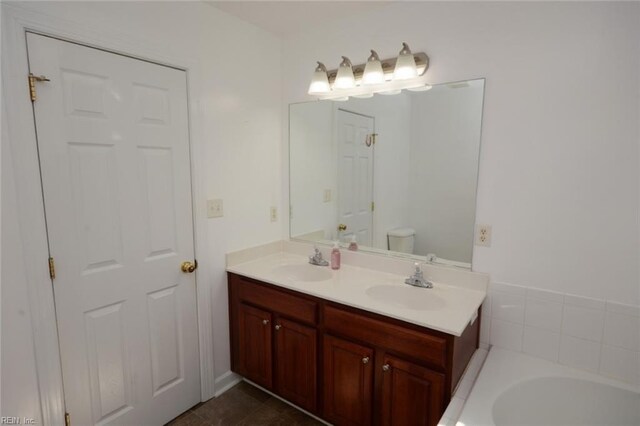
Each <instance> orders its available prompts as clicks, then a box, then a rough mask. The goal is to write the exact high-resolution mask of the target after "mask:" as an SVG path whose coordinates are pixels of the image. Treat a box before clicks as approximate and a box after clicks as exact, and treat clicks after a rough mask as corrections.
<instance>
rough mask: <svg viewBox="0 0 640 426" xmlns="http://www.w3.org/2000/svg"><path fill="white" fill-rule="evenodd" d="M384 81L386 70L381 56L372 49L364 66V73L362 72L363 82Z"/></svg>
mask: <svg viewBox="0 0 640 426" xmlns="http://www.w3.org/2000/svg"><path fill="white" fill-rule="evenodd" d="M380 83H384V71H383V70H382V64H381V63H380V58H379V57H378V54H377V53H376V51H375V50H372V51H371V56H369V59H367V64H366V65H365V66H364V74H362V84H380Z"/></svg>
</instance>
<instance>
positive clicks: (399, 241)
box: [387, 228, 416, 254]
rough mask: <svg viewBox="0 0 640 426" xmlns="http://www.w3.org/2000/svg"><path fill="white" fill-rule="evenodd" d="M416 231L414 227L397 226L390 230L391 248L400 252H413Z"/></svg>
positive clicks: (388, 235) (388, 236)
mask: <svg viewBox="0 0 640 426" xmlns="http://www.w3.org/2000/svg"><path fill="white" fill-rule="evenodd" d="M415 235H416V231H415V229H413V228H396V229H392V230H391V231H389V232H388V234H387V238H388V239H389V250H391V251H398V252H400V253H410V254H412V253H413V242H414V239H415Z"/></svg>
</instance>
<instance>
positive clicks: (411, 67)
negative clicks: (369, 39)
mask: <svg viewBox="0 0 640 426" xmlns="http://www.w3.org/2000/svg"><path fill="white" fill-rule="evenodd" d="M417 76H418V69H417V67H416V60H415V59H414V58H413V53H411V49H409V45H408V44H407V43H402V50H401V51H400V54H399V55H398V60H397V61H396V67H395V69H394V70H393V79H394V80H407V79H409V78H415V77H417Z"/></svg>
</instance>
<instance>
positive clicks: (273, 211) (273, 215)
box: [271, 206, 278, 222]
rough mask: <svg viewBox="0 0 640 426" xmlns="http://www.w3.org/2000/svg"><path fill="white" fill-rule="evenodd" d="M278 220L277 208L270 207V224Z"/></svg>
mask: <svg viewBox="0 0 640 426" xmlns="http://www.w3.org/2000/svg"><path fill="white" fill-rule="evenodd" d="M277 220H278V208H277V207H273V206H272V207H271V222H275V221H277Z"/></svg>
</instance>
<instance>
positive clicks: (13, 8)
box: [0, 3, 215, 425]
mask: <svg viewBox="0 0 640 426" xmlns="http://www.w3.org/2000/svg"><path fill="white" fill-rule="evenodd" d="M0 8H1V16H0V18H1V19H2V52H3V59H4V60H3V61H2V82H1V83H2V87H1V90H2V102H3V105H2V122H3V124H4V125H5V126H6V130H7V133H6V134H7V135H8V136H9V141H8V143H6V142H3V144H2V149H3V151H4V150H5V149H8V151H9V152H10V155H11V157H12V161H13V163H14V164H19V165H20V167H15V168H14V178H15V179H14V180H15V185H16V193H17V206H16V208H17V211H18V215H19V223H18V226H19V232H20V237H21V239H22V242H23V253H22V257H23V258H24V259H25V264H26V265H28V267H27V268H26V270H25V276H26V280H27V294H28V300H29V305H30V315H31V318H30V319H31V324H32V332H33V341H34V353H35V359H36V370H37V378H38V388H39V393H40V401H41V410H42V420H43V423H44V424H45V425H62V424H64V413H65V405H64V392H63V386H62V369H61V365H60V351H59V343H58V334H57V323H56V316H55V304H54V298H53V286H52V281H51V278H50V277H49V270H48V266H47V258H48V257H49V249H48V243H47V233H46V226H45V216H44V204H43V199H42V186H41V182H40V166H39V160H38V152H37V145H36V134H35V121H34V115H33V109H32V104H31V101H30V99H29V91H28V85H27V75H28V72H29V71H28V69H29V68H28V57H27V44H26V43H27V41H26V33H27V31H28V32H33V33H37V34H42V35H46V36H50V37H55V38H57V39H60V40H63V41H70V42H74V43H78V44H81V45H84V46H88V47H94V48H98V49H101V50H104V51H107V52H111V53H116V54H121V55H126V56H130V57H133V58H136V59H142V60H146V61H149V62H153V63H156V64H159V65H165V66H170V67H173V68H177V69H180V70H183V71H184V72H185V73H186V77H187V100H188V114H189V117H188V127H189V129H188V131H189V143H190V158H191V164H190V166H191V192H192V208H193V227H194V230H193V232H194V250H195V253H196V258H200V259H201V261H200V263H199V267H198V269H197V270H196V294H197V315H198V341H199V358H200V387H201V400H202V401H206V400H208V399H210V398H212V397H213V396H214V395H215V389H214V386H215V370H214V361H213V344H214V343H213V318H212V306H211V302H212V300H211V296H212V294H211V288H210V282H211V279H210V278H211V267H210V266H209V265H208V263H209V262H207V261H206V259H208V252H209V250H208V244H207V240H206V235H207V234H208V232H207V222H206V217H205V215H204V214H201V212H205V211H206V201H205V200H206V191H205V188H206V185H205V184H206V182H205V179H204V176H205V174H204V171H205V164H204V152H205V146H204V140H205V139H204V137H203V130H202V129H203V126H204V122H205V120H204V110H203V107H202V105H201V102H200V101H199V96H198V94H199V91H198V90H197V88H198V87H200V86H201V83H202V81H203V80H202V75H201V72H200V69H201V66H200V62H199V60H198V59H197V58H194V57H190V56H180V55H176V54H174V53H169V54H167V53H166V49H163V46H162V44H161V43H160V42H158V41H154V40H145V39H142V38H141V37H140V36H138V35H135V34H127V33H125V32H122V31H114V30H113V29H110V28H109V27H107V26H106V25H104V26H102V27H96V26H91V27H90V26H87V25H85V24H82V23H78V22H75V21H70V20H66V19H61V18H58V17H54V16H50V15H48V14H44V13H40V12H35V11H33V10H31V9H27V8H24V7H21V6H19V5H16V4H6V3H3V4H1V5H0ZM36 72H37V71H36ZM8 106H11V108H8ZM7 154H8V153H7V152H3V155H7Z"/></svg>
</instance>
